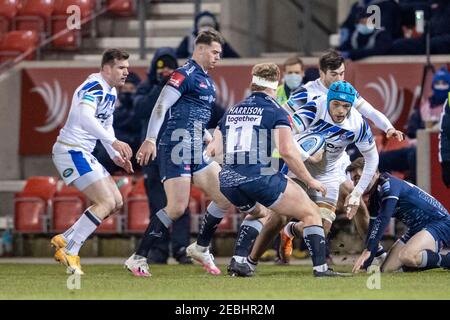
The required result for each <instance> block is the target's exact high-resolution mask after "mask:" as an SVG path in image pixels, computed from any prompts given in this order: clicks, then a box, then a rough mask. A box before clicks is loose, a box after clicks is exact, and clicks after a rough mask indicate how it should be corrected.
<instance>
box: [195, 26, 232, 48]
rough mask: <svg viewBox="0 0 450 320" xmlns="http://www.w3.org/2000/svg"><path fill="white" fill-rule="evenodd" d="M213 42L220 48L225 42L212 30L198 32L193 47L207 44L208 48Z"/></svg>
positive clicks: (218, 33)
mask: <svg viewBox="0 0 450 320" xmlns="http://www.w3.org/2000/svg"><path fill="white" fill-rule="evenodd" d="M213 42H218V43H220V45H221V46H223V45H224V43H225V40H224V39H223V37H222V35H221V34H220V32H218V31H217V30H214V29H213V28H208V29H207V30H203V31H201V32H199V34H198V36H197V37H196V38H195V42H194V43H195V45H198V44H207V45H208V46H210V45H211V43H213Z"/></svg>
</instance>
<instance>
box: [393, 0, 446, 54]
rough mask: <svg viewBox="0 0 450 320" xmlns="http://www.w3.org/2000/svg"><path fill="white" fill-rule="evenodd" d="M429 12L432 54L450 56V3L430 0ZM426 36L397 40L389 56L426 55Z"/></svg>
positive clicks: (442, 0)
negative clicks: (449, 20) (449, 21)
mask: <svg viewBox="0 0 450 320" xmlns="http://www.w3.org/2000/svg"><path fill="white" fill-rule="evenodd" d="M428 8H429V9H428V10H425V17H427V16H429V17H430V19H429V20H430V23H429V24H428V27H430V53H431V54H448V53H450V24H449V23H448V17H449V16H450V2H449V1H448V0H430V1H429V6H428ZM425 40H426V34H422V35H421V36H420V37H418V38H411V39H397V40H395V41H394V42H393V44H392V48H391V50H389V52H388V54H393V55H397V54H399V55H401V54H412V55H415V54H425V52H426V41H425Z"/></svg>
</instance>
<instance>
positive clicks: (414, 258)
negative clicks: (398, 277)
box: [347, 158, 450, 272]
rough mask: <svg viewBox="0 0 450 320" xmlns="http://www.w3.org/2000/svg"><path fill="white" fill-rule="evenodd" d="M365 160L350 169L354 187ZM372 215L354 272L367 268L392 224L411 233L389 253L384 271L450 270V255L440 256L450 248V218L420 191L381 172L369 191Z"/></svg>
mask: <svg viewBox="0 0 450 320" xmlns="http://www.w3.org/2000/svg"><path fill="white" fill-rule="evenodd" d="M363 168H364V159H362V158H358V159H356V160H355V161H353V162H352V163H351V164H350V165H349V166H348V167H347V172H349V173H350V175H351V178H352V180H353V183H355V184H356V183H358V181H359V179H360V177H361V173H362V171H363ZM366 194H367V195H368V196H369V212H370V214H371V218H370V224H369V232H368V236H367V240H366V249H364V251H363V252H362V254H361V256H360V257H359V258H358V259H357V260H356V262H355V265H354V267H353V272H357V271H358V270H360V269H365V268H367V267H368V266H369V265H370V264H371V262H372V260H373V258H374V255H375V252H376V251H377V248H378V243H379V241H380V240H381V237H382V236H383V233H384V230H385V229H386V226H387V225H388V223H389V220H390V219H391V218H392V217H394V218H397V219H399V220H400V221H402V222H403V223H404V224H405V225H406V226H407V227H408V231H407V232H406V234H404V235H403V236H402V237H401V238H400V239H399V240H397V242H395V243H394V245H393V246H392V248H391V249H390V250H389V252H388V255H387V257H386V260H385V261H384V263H383V264H382V266H381V271H383V272H389V271H397V270H399V269H400V268H403V270H404V271H413V270H415V271H419V270H427V269H433V268H439V267H443V268H450V254H449V253H447V254H446V255H443V254H441V253H439V251H440V249H441V248H442V245H445V246H449V245H450V215H449V214H448V212H447V210H446V209H445V208H444V207H443V206H442V204H441V203H439V201H437V200H436V199H435V198H433V197H432V196H430V195H429V194H428V193H426V192H425V191H423V190H422V189H420V188H419V187H417V186H415V185H413V184H411V183H409V182H406V181H403V180H400V179H398V178H396V177H394V176H392V175H390V174H389V173H382V174H380V173H379V172H377V173H376V174H375V175H374V177H373V178H372V181H371V183H370V184H369V186H368V187H367V189H366Z"/></svg>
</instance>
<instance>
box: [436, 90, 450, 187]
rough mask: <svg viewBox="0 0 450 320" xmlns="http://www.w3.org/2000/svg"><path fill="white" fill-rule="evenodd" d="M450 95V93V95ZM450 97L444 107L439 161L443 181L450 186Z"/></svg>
mask: <svg viewBox="0 0 450 320" xmlns="http://www.w3.org/2000/svg"><path fill="white" fill-rule="evenodd" d="M449 96H450V95H449ZM449 102H450V99H447V100H446V101H445V103H444V108H443V109H442V117H441V123H440V129H441V132H440V135H439V162H440V163H441V169H442V181H443V182H444V184H445V185H446V187H447V188H450V105H449Z"/></svg>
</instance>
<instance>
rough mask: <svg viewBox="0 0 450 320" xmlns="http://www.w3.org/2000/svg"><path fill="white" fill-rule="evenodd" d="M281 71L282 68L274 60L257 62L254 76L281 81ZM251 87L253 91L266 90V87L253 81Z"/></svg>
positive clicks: (253, 70)
mask: <svg viewBox="0 0 450 320" xmlns="http://www.w3.org/2000/svg"><path fill="white" fill-rule="evenodd" d="M280 73H281V72H280V68H278V66H277V65H276V64H275V63H272V62H266V63H259V64H255V65H254V66H253V69H252V76H257V77H260V78H263V79H264V80H267V81H279V80H280ZM250 89H251V90H252V91H264V90H265V89H266V87H262V86H259V85H256V84H254V83H252V84H251V87H250Z"/></svg>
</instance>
